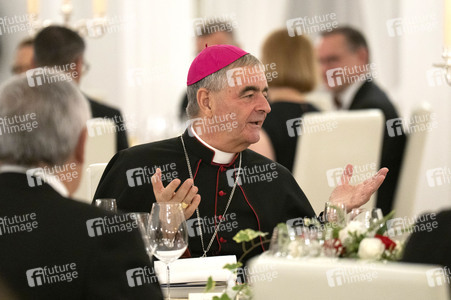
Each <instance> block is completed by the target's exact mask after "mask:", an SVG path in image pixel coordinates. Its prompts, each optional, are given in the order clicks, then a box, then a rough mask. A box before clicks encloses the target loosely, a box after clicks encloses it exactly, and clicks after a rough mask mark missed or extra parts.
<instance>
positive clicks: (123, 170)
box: [93, 149, 155, 212]
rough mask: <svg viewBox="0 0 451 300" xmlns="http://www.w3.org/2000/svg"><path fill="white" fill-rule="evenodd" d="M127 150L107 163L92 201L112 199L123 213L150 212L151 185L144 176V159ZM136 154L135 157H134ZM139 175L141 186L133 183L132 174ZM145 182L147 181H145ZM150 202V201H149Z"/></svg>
mask: <svg viewBox="0 0 451 300" xmlns="http://www.w3.org/2000/svg"><path fill="white" fill-rule="evenodd" d="M130 153H131V151H130V150H129V149H127V150H123V151H120V152H119V153H117V154H116V155H114V157H113V158H112V159H111V160H110V162H109V163H108V165H107V167H106V169H105V171H104V173H103V175H102V178H101V179H100V182H99V185H98V187H97V190H96V193H95V195H94V199H93V200H95V199H99V198H114V199H116V203H117V207H118V209H119V210H120V211H123V212H150V210H151V208H152V203H153V202H155V196H154V193H153V188H152V184H151V183H150V182H148V181H149V180H148V177H146V176H144V175H143V174H142V173H143V172H144V170H143V168H144V165H145V162H144V159H143V157H142V155H139V154H140V153H138V154H137V153H136V151H135V152H134V153H135V155H131V154H130ZM136 154H137V155H136ZM136 172H138V173H139V174H141V175H142V176H141V175H140V176H141V177H140V180H142V181H141V183H142V184H138V183H137V182H133V181H132V180H131V179H132V175H133V174H137V173H136ZM146 180H147V181H146ZM149 200H150V201H149Z"/></svg>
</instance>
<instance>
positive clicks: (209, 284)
mask: <svg viewBox="0 0 451 300" xmlns="http://www.w3.org/2000/svg"><path fill="white" fill-rule="evenodd" d="M215 286H216V282H215V281H213V278H212V277H211V276H210V277H208V280H207V286H206V287H205V291H204V293H208V292H211V291H212V290H214V289H215Z"/></svg>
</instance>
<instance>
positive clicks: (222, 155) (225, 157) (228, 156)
mask: <svg viewBox="0 0 451 300" xmlns="http://www.w3.org/2000/svg"><path fill="white" fill-rule="evenodd" d="M189 131H190V132H191V133H192V134H193V135H194V136H195V137H196V139H198V140H199V142H201V143H202V144H203V145H204V146H205V147H207V148H209V149H211V150H212V151H213V152H214V155H213V160H212V162H213V163H216V164H221V165H225V164H229V163H230V162H231V161H232V160H233V158H234V157H235V155H236V153H228V152H224V151H221V150H218V149H216V148H215V147H212V146H210V145H209V144H207V143H206V142H205V141H204V140H203V139H201V138H200V136H199V135H198V134H197V132H196V131H195V130H194V129H193V126H191V127H190V128H189Z"/></svg>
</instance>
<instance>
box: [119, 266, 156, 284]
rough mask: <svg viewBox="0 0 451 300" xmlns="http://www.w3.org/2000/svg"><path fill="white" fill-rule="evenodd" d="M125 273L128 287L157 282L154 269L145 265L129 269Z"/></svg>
mask: <svg viewBox="0 0 451 300" xmlns="http://www.w3.org/2000/svg"><path fill="white" fill-rule="evenodd" d="M125 275H126V277H127V283H128V286H129V287H138V286H142V285H145V284H151V283H156V282H158V278H157V275H156V273H155V270H154V269H153V268H149V267H147V266H145V267H144V268H134V269H129V270H127V271H126V272H125Z"/></svg>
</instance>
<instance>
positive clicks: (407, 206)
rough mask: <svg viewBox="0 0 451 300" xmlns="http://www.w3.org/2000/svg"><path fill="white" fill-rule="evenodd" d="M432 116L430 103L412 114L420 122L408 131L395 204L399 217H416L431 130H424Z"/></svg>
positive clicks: (396, 214) (413, 124) (412, 125)
mask: <svg viewBox="0 0 451 300" xmlns="http://www.w3.org/2000/svg"><path fill="white" fill-rule="evenodd" d="M431 114H432V112H431V108H430V105H429V104H428V103H424V104H422V105H421V106H420V107H418V108H416V109H415V110H414V111H413V112H412V116H411V118H413V119H414V120H418V122H415V123H412V124H411V126H410V128H409V130H408V132H409V136H408V140H407V145H406V149H405V153H404V160H403V163H402V167H401V172H400V175H399V182H398V187H397V189H396V193H395V199H394V203H393V209H394V210H395V216H397V217H402V218H404V217H407V218H409V219H411V218H413V217H415V201H416V198H417V194H418V186H419V181H420V176H421V174H420V171H421V167H422V162H423V160H424V147H425V144H426V140H427V137H428V135H429V130H424V128H428V126H430V124H431ZM414 126H415V127H414ZM415 128H417V129H415ZM420 129H423V130H420Z"/></svg>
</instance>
